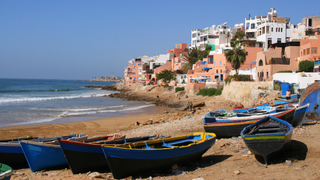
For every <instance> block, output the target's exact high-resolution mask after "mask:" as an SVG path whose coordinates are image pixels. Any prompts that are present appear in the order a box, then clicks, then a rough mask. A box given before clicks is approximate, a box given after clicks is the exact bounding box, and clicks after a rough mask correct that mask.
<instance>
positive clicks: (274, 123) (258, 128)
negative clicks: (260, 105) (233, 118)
mask: <svg viewBox="0 0 320 180" xmlns="http://www.w3.org/2000/svg"><path fill="white" fill-rule="evenodd" d="M292 131H293V128H292V125H291V124H289V123H288V122H286V121H283V120H281V119H279V118H275V117H272V116H268V117H265V118H263V119H261V120H260V121H258V122H256V123H253V124H251V125H249V126H247V127H245V128H244V129H243V130H242V131H241V136H242V138H243V140H244V142H245V143H246V145H247V147H248V149H249V150H250V151H251V152H252V153H253V154H255V155H258V156H262V157H263V158H264V161H265V164H266V165H268V157H271V156H272V155H274V154H276V153H279V152H281V151H284V150H286V149H287V148H288V147H289V146H290V143H291V136H292Z"/></svg>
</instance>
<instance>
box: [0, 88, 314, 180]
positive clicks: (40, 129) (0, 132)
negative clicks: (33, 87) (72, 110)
mask: <svg viewBox="0 0 320 180" xmlns="http://www.w3.org/2000/svg"><path fill="white" fill-rule="evenodd" d="M130 93H131V96H139V92H130ZM156 94H158V95H159V94H160V97H159V98H156ZM140 96H141V97H144V98H147V97H148V99H149V100H152V101H158V103H160V104H167V105H173V104H175V105H176V106H178V105H180V107H179V108H178V109H173V108H172V109H168V110H166V111H164V112H161V113H156V114H143V115H137V116H124V117H109V118H102V119H97V120H90V121H81V122H73V123H62V124H48V125H29V126H12V127H4V128H0V137H1V139H9V138H16V137H21V136H26V135H32V136H58V135H66V134H71V133H81V134H88V135H89V137H94V136H99V135H106V134H115V133H118V134H125V135H126V136H127V137H134V136H143V135H150V134H166V135H171V136H176V135H182V134H188V133H193V132H196V131H200V132H203V131H204V129H203V126H202V117H203V115H204V114H205V113H207V112H208V111H213V110H217V109H225V110H227V111H231V109H232V107H234V106H237V105H239V103H237V102H232V101H229V100H225V99H224V98H223V97H222V96H216V97H210V98H208V97H202V96H196V95H193V96H192V95H189V96H188V98H185V97H184V96H183V97H180V99H179V98H177V97H175V93H174V92H171V93H160V92H156V93H155V92H153V93H144V92H140ZM188 101H192V102H193V103H194V104H201V102H203V103H204V105H201V106H200V105H199V107H196V112H195V113H193V114H192V113H191V112H190V111H184V104H185V103H186V102H188ZM148 121H149V122H150V121H152V123H149V125H148V124H147V122H148ZM137 122H139V123H137ZM137 124H139V125H137ZM319 127H320V125H319V124H316V125H310V126H302V127H300V128H295V129H294V133H293V137H292V139H293V141H292V145H291V147H290V149H289V150H288V151H286V152H285V154H280V155H279V156H276V157H273V158H272V159H271V160H270V162H271V164H270V165H269V166H268V167H267V168H266V167H265V165H264V164H263V163H261V162H263V161H261V159H259V158H256V157H255V156H254V155H252V154H251V153H250V152H248V149H247V147H246V145H245V143H244V142H243V140H242V139H241V137H234V138H228V139H218V140H217V141H216V143H215V145H214V146H213V147H212V148H210V149H209V150H208V151H207V152H206V153H205V154H204V156H203V158H202V159H201V160H200V161H198V162H193V163H191V164H190V165H186V166H182V167H179V169H178V171H177V170H171V169H168V170H166V171H162V172H148V173H144V174H141V175H138V176H133V177H130V178H127V179H131V178H132V179H139V178H141V179H167V180H180V179H181V180H182V179H190V180H192V179H196V178H203V179H206V180H207V179H320V171H319V164H320V162H319V156H320V155H319V151H320V150H319V146H320V143H319V142H318V141H317V139H318V138H320V133H319V132H318V129H319ZM286 161H287V163H286ZM289 162H290V163H289ZM11 179H14V180H15V179H24V180H27V179H36V180H37V179H50V180H54V179H55V180H57V179H113V177H112V173H103V174H101V173H100V174H98V175H96V176H93V174H92V173H91V172H88V173H87V174H76V175H73V174H72V172H71V170H70V169H68V168H66V169H58V170H44V171H38V172H35V173H33V172H31V171H30V169H29V168H23V169H15V170H14V175H13V176H12V177H11Z"/></svg>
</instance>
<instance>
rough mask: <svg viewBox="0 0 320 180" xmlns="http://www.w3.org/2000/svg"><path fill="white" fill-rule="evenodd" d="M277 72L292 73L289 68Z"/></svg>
mask: <svg viewBox="0 0 320 180" xmlns="http://www.w3.org/2000/svg"><path fill="white" fill-rule="evenodd" d="M277 73H292V71H291V70H285V71H278V72H277Z"/></svg>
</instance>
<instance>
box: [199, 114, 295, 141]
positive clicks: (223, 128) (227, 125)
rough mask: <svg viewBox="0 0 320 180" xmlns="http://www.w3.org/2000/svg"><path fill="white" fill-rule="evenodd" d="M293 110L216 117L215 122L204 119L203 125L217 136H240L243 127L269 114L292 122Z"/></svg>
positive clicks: (207, 130)
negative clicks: (245, 115)
mask: <svg viewBox="0 0 320 180" xmlns="http://www.w3.org/2000/svg"><path fill="white" fill-rule="evenodd" d="M294 112H295V109H287V110H284V111H282V112H277V113H273V114H264V115H252V116H247V117H229V118H224V119H223V118H221V119H218V118H217V119H216V121H215V122H212V121H210V122H206V121H205V119H204V124H203V127H204V130H205V131H206V132H212V133H215V134H216V136H217V138H230V137H234V136H235V137H237V136H240V133H241V131H242V130H243V128H245V127H247V126H248V125H250V124H253V123H255V122H258V121H259V120H260V119H262V118H265V117H268V116H270V115H271V116H274V117H277V118H280V119H282V120H285V121H287V122H290V123H292V120H293V116H294ZM222 119H223V120H222Z"/></svg>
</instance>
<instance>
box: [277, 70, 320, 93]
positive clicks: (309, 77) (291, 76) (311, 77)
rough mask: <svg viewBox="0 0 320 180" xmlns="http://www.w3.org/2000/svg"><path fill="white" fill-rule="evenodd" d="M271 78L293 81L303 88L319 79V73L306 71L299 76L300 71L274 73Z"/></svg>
mask: <svg viewBox="0 0 320 180" xmlns="http://www.w3.org/2000/svg"><path fill="white" fill-rule="evenodd" d="M273 80H278V81H282V82H287V83H295V84H298V85H299V88H300V89H305V88H307V87H308V86H309V85H310V84H312V83H314V82H315V81H316V80H320V74H319V73H317V72H310V73H309V72H306V73H304V76H301V73H276V74H274V75H273Z"/></svg>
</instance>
